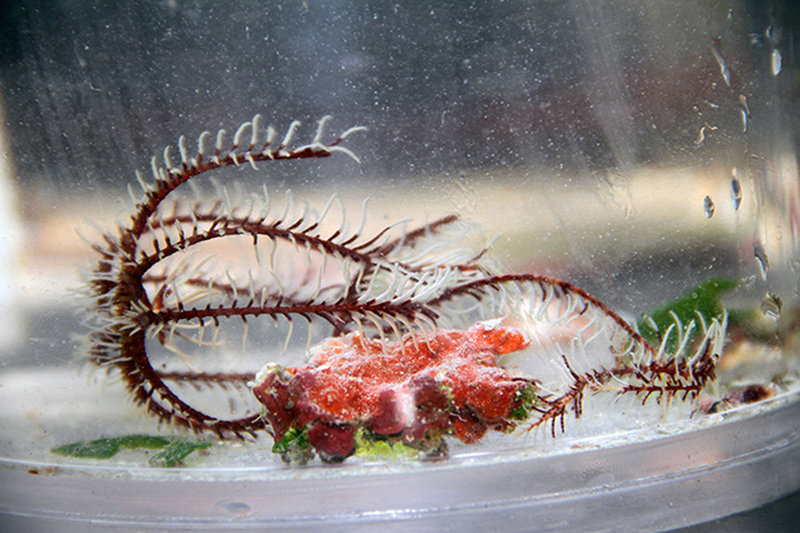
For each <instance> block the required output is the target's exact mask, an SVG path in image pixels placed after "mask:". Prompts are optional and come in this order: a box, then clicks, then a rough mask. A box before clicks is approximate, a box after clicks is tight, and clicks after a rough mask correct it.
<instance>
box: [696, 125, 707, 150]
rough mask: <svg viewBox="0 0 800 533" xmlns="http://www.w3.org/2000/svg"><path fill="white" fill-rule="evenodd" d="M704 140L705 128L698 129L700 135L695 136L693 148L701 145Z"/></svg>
mask: <svg viewBox="0 0 800 533" xmlns="http://www.w3.org/2000/svg"><path fill="white" fill-rule="evenodd" d="M705 140H706V127H705V126H703V127H702V128H700V133H699V134H698V135H697V140H695V141H694V144H695V146H700V145H702V144H703V143H704V142H705Z"/></svg>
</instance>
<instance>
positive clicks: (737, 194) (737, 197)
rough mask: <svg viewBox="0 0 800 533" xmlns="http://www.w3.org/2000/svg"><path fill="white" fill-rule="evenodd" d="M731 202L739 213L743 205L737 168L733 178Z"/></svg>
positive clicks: (734, 170)
mask: <svg viewBox="0 0 800 533" xmlns="http://www.w3.org/2000/svg"><path fill="white" fill-rule="evenodd" d="M731 200H732V201H733V209H734V210H736V211H738V210H739V206H740V205H742V186H741V185H740V184H739V179H738V178H737V177H736V168H735V167H734V169H733V174H732V176H731Z"/></svg>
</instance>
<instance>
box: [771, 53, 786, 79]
mask: <svg viewBox="0 0 800 533" xmlns="http://www.w3.org/2000/svg"><path fill="white" fill-rule="evenodd" d="M770 67H771V70H772V75H773V76H777V75H778V74H780V73H781V69H782V68H783V56H782V55H781V51H780V50H778V49H777V48H776V49H775V50H773V51H772V60H771V65H770Z"/></svg>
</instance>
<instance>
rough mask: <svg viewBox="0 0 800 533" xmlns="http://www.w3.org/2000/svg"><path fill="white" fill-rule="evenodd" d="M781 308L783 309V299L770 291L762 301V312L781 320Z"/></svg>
mask: <svg viewBox="0 0 800 533" xmlns="http://www.w3.org/2000/svg"><path fill="white" fill-rule="evenodd" d="M781 309H783V301H782V300H781V297H780V296H778V295H777V294H774V293H771V292H768V293H767V294H766V295H765V296H764V299H763V300H762V301H761V312H762V313H764V316H766V317H769V318H772V319H774V320H780V318H781Z"/></svg>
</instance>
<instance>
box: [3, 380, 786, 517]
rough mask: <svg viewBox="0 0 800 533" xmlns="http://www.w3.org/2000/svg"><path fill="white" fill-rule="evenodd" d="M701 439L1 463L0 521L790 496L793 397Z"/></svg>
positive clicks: (712, 510) (500, 512)
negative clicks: (248, 461) (252, 460)
mask: <svg viewBox="0 0 800 533" xmlns="http://www.w3.org/2000/svg"><path fill="white" fill-rule="evenodd" d="M792 399H793V400H794V401H790V400H792ZM755 413H758V414H757V416H753V415H754V414H755ZM713 422H719V423H718V424H713ZM707 423H712V424H711V425H709V426H708V427H702V426H705V425H707ZM700 426H701V427H696V428H694V429H691V430H689V431H686V432H682V433H680V432H679V433H677V434H674V435H668V434H669V433H670V432H675V431H679V428H676V427H675V426H674V425H668V426H664V427H662V428H659V433H661V436H658V435H655V436H654V435H652V434H651V435H650V438H646V439H645V440H644V441H642V442H635V441H636V440H638V439H640V438H642V437H646V436H647V432H645V433H644V434H641V432H640V434H638V435H637V434H636V433H635V432H634V433H630V434H628V435H626V436H625V439H626V440H630V441H633V442H630V443H628V444H619V442H622V441H621V440H620V439H619V437H620V436H619V435H618V436H616V440H617V444H610V445H609V446H608V447H604V448H601V449H587V450H584V451H575V450H572V451H569V450H566V453H565V450H562V451H560V452H555V453H551V454H548V455H544V456H542V455H539V454H537V452H536V450H535V448H530V449H527V450H526V449H522V450H517V451H508V452H506V453H492V454H476V455H473V456H470V455H468V454H464V455H462V456H459V457H455V458H453V459H451V460H450V461H444V462H440V463H416V462H413V463H398V464H385V465H369V464H365V465H347V466H340V467H324V466H319V467H312V468H306V469H292V468H278V469H274V468H258V467H252V468H189V469H173V470H156V469H143V468H115V467H103V466H97V467H87V466H85V465H65V464H61V465H54V464H47V463H38V464H31V463H25V462H23V461H9V460H5V461H3V462H2V471H1V473H0V475H1V476H2V478H1V479H0V502H1V503H0V506H1V507H0V512H2V513H3V514H8V515H11V516H13V517H15V518H14V520H15V521H16V522H17V523H20V524H22V523H25V524H26V527H28V526H30V527H33V528H39V529H40V530H45V529H47V528H48V527H55V526H56V525H57V527H58V529H59V530H61V531H70V527H72V528H73V530H76V531H77V530H84V529H85V528H87V527H89V526H91V527H98V528H99V527H111V528H116V529H119V530H127V529H128V528H129V529H130V530H136V529H141V528H164V529H178V530H180V529H182V528H196V529H209V530H211V529H219V528H222V527H224V528H229V529H251V528H252V529H261V530H276V531H277V530H286V529H292V530H299V531H302V530H309V529H314V528H317V527H322V526H323V525H324V527H325V529H326V530H329V531H355V530H362V531H370V530H374V529H375V528H376V527H380V528H381V530H387V531H403V530H408V528H413V529H414V530H417V531H423V530H424V531H465V530H469V531H478V530H487V529H492V528H495V527H498V525H502V529H503V530H504V531H530V530H545V531H546V530H564V529H579V530H587V529H591V530H609V531H611V530H614V531H626V530H639V529H653V528H656V529H672V528H677V527H682V526H688V525H691V524H696V523H700V522H705V521H708V520H712V519H715V518H719V517H721V516H726V515H730V514H733V513H736V512H740V511H744V510H748V509H752V508H755V507H758V506H761V505H763V504H765V503H766V502H769V501H773V500H776V499H778V498H780V497H783V496H786V495H787V494H790V493H792V492H794V491H796V490H797V489H798V488H799V487H800V431H798V429H797V428H798V427H800V404H798V403H797V398H796V397H795V398H789V397H786V396H782V397H778V398H775V399H773V400H769V401H768V402H765V403H764V404H755V405H751V406H747V407H745V408H741V409H738V410H736V411H729V412H727V413H723V414H720V415H714V416H712V417H711V419H709V420H708V421H707V422H706V423H704V424H701V425H700ZM596 444H598V445H602V443H601V442H597V443H596Z"/></svg>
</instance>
